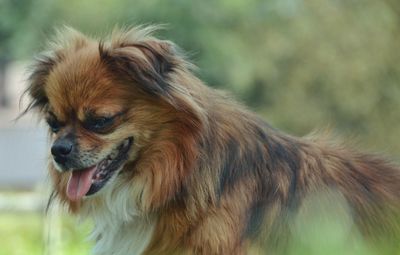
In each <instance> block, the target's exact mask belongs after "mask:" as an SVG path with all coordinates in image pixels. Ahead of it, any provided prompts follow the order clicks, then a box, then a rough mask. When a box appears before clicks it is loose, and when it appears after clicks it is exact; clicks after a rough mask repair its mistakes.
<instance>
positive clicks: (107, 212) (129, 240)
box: [82, 187, 156, 255]
mask: <svg viewBox="0 0 400 255" xmlns="http://www.w3.org/2000/svg"><path fill="white" fill-rule="evenodd" d="M131 194H132V190H130V188H129V187H125V188H120V189H119V190H118V191H115V190H112V189H105V190H104V191H103V192H102V193H101V195H100V196H99V197H97V198H95V199H94V200H92V201H88V202H89V203H87V204H86V205H87V206H86V207H85V208H82V213H83V216H84V217H85V218H86V217H87V218H91V219H93V223H94V229H93V231H92V234H91V239H92V240H94V241H95V242H96V243H95V246H94V249H93V254H94V255H140V254H142V253H143V251H144V250H145V249H146V247H147V246H148V244H149V242H150V240H151V237H152V234H153V230H154V226H155V222H156V219H154V218H146V217H143V216H139V215H138V213H137V210H136V205H135V203H134V202H133V201H134V200H133V199H132V195H131Z"/></svg>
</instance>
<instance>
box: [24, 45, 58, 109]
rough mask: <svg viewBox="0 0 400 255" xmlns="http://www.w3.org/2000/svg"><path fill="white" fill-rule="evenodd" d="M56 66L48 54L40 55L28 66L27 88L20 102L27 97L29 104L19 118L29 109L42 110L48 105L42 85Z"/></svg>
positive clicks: (54, 59)
mask: <svg viewBox="0 0 400 255" xmlns="http://www.w3.org/2000/svg"><path fill="white" fill-rule="evenodd" d="M55 64H56V57H55V56H54V55H53V54H52V53H50V52H47V53H42V54H41V55H39V56H38V57H36V59H35V62H34V63H33V64H32V65H31V66H30V70H29V72H30V75H29V78H28V87H27V88H26V90H25V91H24V93H23V96H22V97H21V100H22V99H23V97H24V96H25V95H27V96H29V100H30V101H29V103H28V105H27V106H26V107H25V109H24V110H23V112H22V113H21V115H20V116H22V115H24V114H26V113H27V112H28V111H30V110H31V109H34V108H37V109H39V111H41V110H43V109H44V108H45V106H46V105H47V103H48V99H47V96H46V93H45V91H44V84H45V83H46V80H47V77H48V75H49V73H50V71H51V70H52V69H53V67H54V66H55Z"/></svg>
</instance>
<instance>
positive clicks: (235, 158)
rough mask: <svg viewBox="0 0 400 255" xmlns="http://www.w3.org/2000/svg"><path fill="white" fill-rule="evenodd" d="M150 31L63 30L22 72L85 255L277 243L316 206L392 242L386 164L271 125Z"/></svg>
mask: <svg viewBox="0 0 400 255" xmlns="http://www.w3.org/2000/svg"><path fill="white" fill-rule="evenodd" d="M154 30H155V28H154V27H139V28H138V27H136V28H131V29H125V30H124V29H120V30H115V31H114V32H113V33H112V34H111V35H110V36H109V37H107V38H105V39H103V40H96V39H93V38H91V37H88V36H85V35H83V34H81V33H80V32H78V31H75V30H73V29H71V28H65V29H62V30H61V31H60V32H59V33H58V36H56V39H55V40H53V41H52V43H50V44H49V46H48V48H46V51H45V52H43V53H41V54H40V55H39V56H38V57H37V59H36V60H35V62H34V64H33V65H32V69H31V70H30V77H29V85H28V88H27V91H26V93H27V94H28V95H29V97H30V99H31V101H30V103H29V105H28V106H27V108H26V112H27V111H30V110H34V111H36V112H38V113H39V116H40V117H41V118H43V119H45V120H46V121H47V123H48V126H49V135H50V138H51V142H52V144H51V149H50V152H49V154H50V163H49V174H50V176H51V180H52V186H53V189H54V193H53V194H54V197H55V198H57V200H58V201H59V202H60V203H61V204H63V205H65V206H66V207H67V208H68V209H69V211H70V212H71V213H72V214H75V215H79V216H81V217H89V218H91V219H93V222H94V229H93V232H92V238H93V240H95V242H96V244H95V247H94V250H93V253H94V254H96V255H103V254H104V255H110V254H114V255H128V254H129V255H131V254H147V255H150V254H207V255H213V254H218V255H220V254H223V255H225V254H226V255H244V254H289V253H290V251H289V248H288V247H291V246H290V243H291V242H292V241H293V240H294V237H295V236H297V237H300V239H301V238H302V236H303V234H304V232H305V231H306V227H307V226H308V225H309V224H311V223H309V222H308V221H307V219H310V218H313V217H314V216H312V215H320V213H321V214H322V213H323V212H324V211H325V213H326V215H330V214H334V215H335V217H333V219H334V222H335V223H340V224H342V226H344V227H345V228H346V229H347V232H346V233H345V236H347V237H354V236H361V238H362V240H367V241H366V243H367V244H368V245H369V244H376V245H377V246H376V247H393V249H392V250H391V251H392V252H393V251H396V250H397V251H398V249H399V246H398V243H399V242H398V241H399V240H400V238H399V233H400V231H399V230H400V220H399V219H400V217H399V208H400V168H399V167H398V166H396V165H395V164H393V163H391V162H390V161H388V160H386V159H385V158H383V157H380V156H376V155H373V154H367V153H361V152H358V151H357V150H354V149H352V148H350V147H346V146H344V145H342V144H340V143H338V142H335V141H334V140H335V139H333V140H330V138H329V137H326V136H325V135H320V136H318V135H310V136H307V137H303V138H297V137H293V136H290V135H287V134H285V133H283V132H281V131H279V130H277V129H274V128H273V127H271V126H269V125H268V124H267V123H265V122H264V121H263V120H262V119H261V118H260V117H258V116H257V115H256V114H253V113H252V112H251V111H249V110H247V109H246V108H245V107H244V106H242V105H240V104H239V103H237V102H235V100H233V99H232V98H231V97H230V96H229V95H228V94H226V93H224V92H221V91H217V90H215V89H212V88H210V87H208V86H206V85H204V83H203V82H202V81H201V80H200V79H198V78H196V76H195V75H194V74H193V66H192V65H191V64H190V62H189V61H188V60H187V59H186V58H185V56H184V54H182V53H181V51H180V50H179V49H178V47H177V46H175V45H174V44H173V43H172V42H170V41H166V40H160V39H157V38H155V37H154V36H153V35H152V34H153V32H154ZM314 212H317V213H316V214H313V213H314ZM310 215H311V216H310ZM317 217H318V216H317ZM304 226H305V227H304ZM313 227H314V228H316V229H317V230H316V231H317V233H318V235H322V236H326V235H327V234H328V232H329V230H326V229H325V231H324V230H323V229H322V227H321V225H318V224H317V225H314V226H313ZM318 231H320V232H318ZM296 233H297V234H296Z"/></svg>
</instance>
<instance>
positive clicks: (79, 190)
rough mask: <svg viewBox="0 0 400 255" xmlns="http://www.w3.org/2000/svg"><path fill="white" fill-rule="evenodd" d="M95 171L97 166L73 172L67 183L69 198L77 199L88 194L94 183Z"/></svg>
mask: <svg viewBox="0 0 400 255" xmlns="http://www.w3.org/2000/svg"><path fill="white" fill-rule="evenodd" d="M95 171H96V166H93V167H89V168H86V169H83V170H79V171H73V172H72V174H71V176H70V177H69V180H68V184H67V196H68V198H69V199H71V200H72V201H77V200H79V199H81V198H82V197H83V196H84V195H86V193H87V192H88V191H89V189H90V186H91V185H92V176H93V173H94V172H95Z"/></svg>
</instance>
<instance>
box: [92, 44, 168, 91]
mask: <svg viewBox="0 0 400 255" xmlns="http://www.w3.org/2000/svg"><path fill="white" fill-rule="evenodd" d="M99 52H100V58H101V59H102V61H103V62H104V63H106V64H107V66H108V67H109V68H110V69H112V70H113V71H114V72H116V73H119V74H122V75H124V76H125V77H126V78H128V79H129V80H130V81H132V82H133V83H135V85H137V86H139V88H140V89H141V90H143V91H145V92H147V93H149V94H151V95H156V96H162V97H164V98H168V97H169V95H170V90H171V89H172V88H171V85H170V84H169V74H170V73H171V72H172V71H173V70H174V68H175V66H176V57H175V54H176V53H175V46H174V44H172V43H171V42H169V41H162V40H157V39H154V38H151V39H149V40H144V41H139V42H131V43H120V44H119V45H117V46H116V45H114V46H112V47H111V48H108V49H107V48H106V47H105V46H104V45H103V44H102V43H100V45H99Z"/></svg>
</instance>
